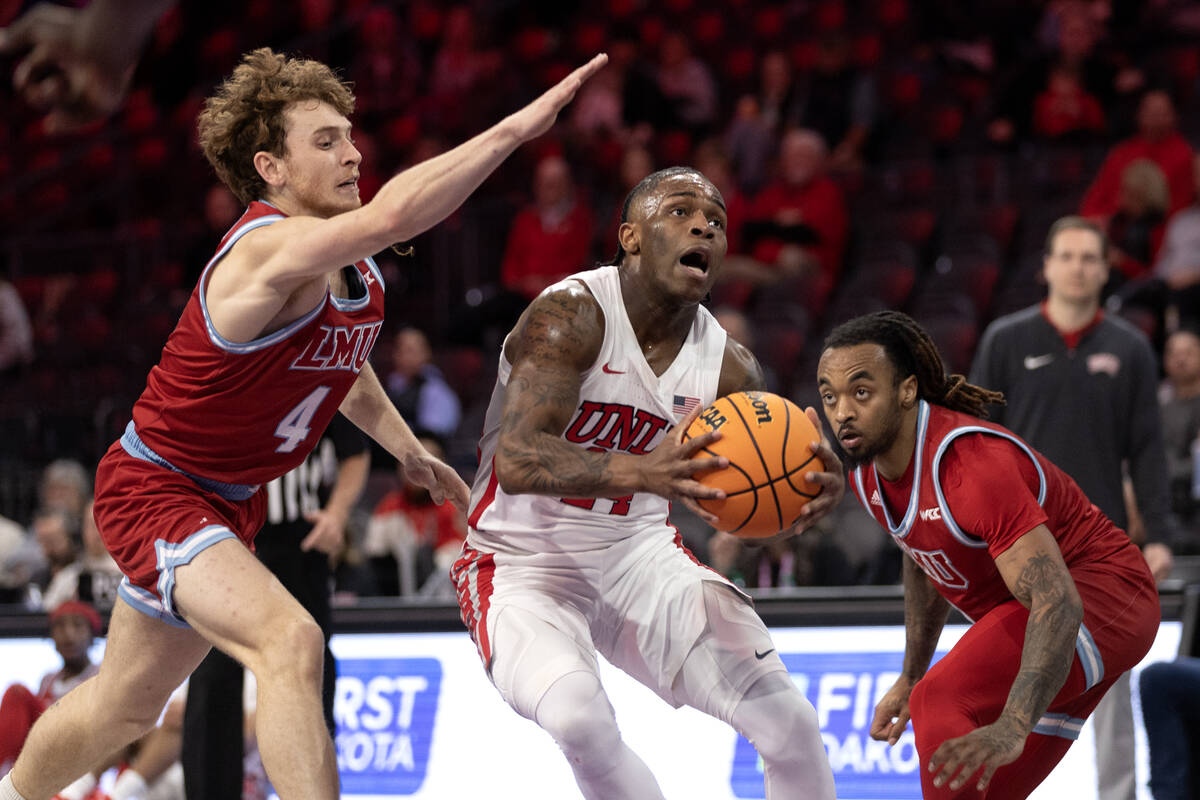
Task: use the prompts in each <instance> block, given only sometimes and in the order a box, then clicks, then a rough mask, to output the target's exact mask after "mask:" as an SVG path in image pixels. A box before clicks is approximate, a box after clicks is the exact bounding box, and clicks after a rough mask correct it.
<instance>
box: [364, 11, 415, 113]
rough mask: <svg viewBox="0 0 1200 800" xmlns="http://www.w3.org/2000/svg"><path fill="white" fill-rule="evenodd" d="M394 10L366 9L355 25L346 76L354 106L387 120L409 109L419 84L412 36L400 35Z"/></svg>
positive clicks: (398, 23)
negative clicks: (354, 43) (353, 47)
mask: <svg viewBox="0 0 1200 800" xmlns="http://www.w3.org/2000/svg"><path fill="white" fill-rule="evenodd" d="M396 17H397V12H396V11H395V9H393V8H389V7H387V6H375V7H372V8H370V9H369V10H368V11H367V12H366V14H365V15H364V16H363V18H362V21H361V22H360V23H359V25H358V43H359V46H358V48H356V50H355V54H354V61H353V63H352V64H351V66H350V77H351V78H352V79H353V80H354V97H355V100H356V101H357V105H356V109H357V111H358V113H359V115H360V116H362V117H364V118H366V119H379V118H381V117H383V118H388V119H391V118H393V117H394V116H395V115H397V114H401V113H405V112H406V111H409V110H410V107H411V105H412V104H413V103H414V102H416V101H417V100H418V99H419V98H418V95H419V92H420V91H421V87H422V86H423V76H422V69H421V61H420V59H419V58H418V57H417V52H416V48H415V46H414V44H413V40H412V37H411V36H409V35H408V34H407V33H405V34H403V35H402V34H401V32H400V22H399V20H398V19H397V18H396Z"/></svg>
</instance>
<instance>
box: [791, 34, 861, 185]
mask: <svg viewBox="0 0 1200 800" xmlns="http://www.w3.org/2000/svg"><path fill="white" fill-rule="evenodd" d="M794 113H795V119H796V121H797V124H799V125H800V126H802V127H805V128H812V129H813V130H815V131H817V133H819V134H821V137H822V138H823V139H824V140H825V141H826V142H827V143H828V144H829V146H830V147H831V148H832V152H831V153H830V157H829V163H830V167H831V168H832V169H834V170H836V171H839V172H842V171H847V170H855V169H859V168H861V167H862V160H863V154H864V150H865V149H866V147H867V143H868V139H869V138H870V136H871V130H872V128H873V127H874V125H875V119H876V117H877V115H878V113H879V100H878V97H877V92H876V87H875V80H874V78H873V77H872V76H871V75H870V74H869V73H866V72H862V71H860V70H859V69H858V68H857V67H855V65H854V64H853V63H851V61H850V42H849V40H848V39H847V38H846V37H845V36H844V35H842V34H840V33H837V34H831V35H827V36H823V37H821V38H820V39H819V40H818V41H817V59H816V62H815V63H814V64H813V69H812V71H811V72H808V73H806V74H805V75H804V76H803V77H802V79H801V80H800V81H799V82H798V86H797V90H796V108H795V112H794Z"/></svg>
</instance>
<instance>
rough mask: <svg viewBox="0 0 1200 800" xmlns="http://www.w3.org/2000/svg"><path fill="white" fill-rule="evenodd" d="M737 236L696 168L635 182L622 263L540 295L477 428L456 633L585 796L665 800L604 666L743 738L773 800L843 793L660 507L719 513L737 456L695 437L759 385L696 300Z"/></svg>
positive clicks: (715, 581)
mask: <svg viewBox="0 0 1200 800" xmlns="http://www.w3.org/2000/svg"><path fill="white" fill-rule="evenodd" d="M725 221H726V217H725V204H724V201H723V200H722V198H721V195H720V193H719V192H718V191H717V189H716V187H714V186H713V184H712V183H711V182H709V181H708V180H707V179H706V178H705V177H704V176H703V175H701V174H700V173H698V172H696V171H695V170H693V169H689V168H684V167H674V168H671V169H667V170H663V171H661V172H656V173H654V174H652V175H650V176H648V177H647V178H645V179H644V180H643V181H641V183H639V184H638V185H637V186H636V187H634V189H633V191H632V192H630V194H629V197H628V198H627V199H626V201H625V206H624V211H623V213H622V224H621V226H620V230H619V233H618V239H619V241H620V249H619V251H618V255H617V258H616V260H615V262H614V263H615V265H614V266H607V267H600V268H598V269H594V270H590V271H586V272H580V273H576V274H575V275H572V276H570V277H569V278H567V279H565V280H563V281H562V282H560V283H558V284H555V285H553V286H550V287H549V288H547V289H546V290H545V291H544V292H542V294H541V295H539V296H538V297H537V298H536V299H535V300H534V301H533V303H532V304H531V305H530V306H529V308H528V309H527V310H526V311H525V313H524V314H523V316H522V317H521V319H520V320H519V321H518V322H517V325H516V327H515V328H514V329H513V331H512V333H510V334H509V336H508V338H507V339H506V341H505V344H504V349H503V353H502V354H501V358H500V368H499V378H498V380H497V382H496V389H495V391H494V393H493V395H492V402H491V405H490V406H489V407H488V412H487V417H486V420H485V423H484V434H483V439H482V440H481V442H480V453H481V459H480V468H479V472H478V474H477V476H476V479H475V486H474V488H473V490H472V496H471V512H470V516H469V519H468V523H469V528H468V535H467V542H466V545H465V546H464V548H463V556H462V558H461V559H460V560H459V561H458V563H456V564H455V566H454V569H453V572H452V574H453V576H454V579H455V582H456V584H457V586H458V596H459V604H460V606H461V608H462V613H463V621H464V622H465V623H466V625H467V627H468V628H469V629H470V631H471V636H472V638H473V639H474V640H475V642H476V645H477V646H478V649H479V654H480V657H481V659H482V660H483V663H484V668H485V669H486V670H487V673H488V675H489V677H490V678H491V679H492V682H493V683H494V684H495V685H496V688H497V689H498V690H499V691H500V694H501V696H502V697H503V698H504V699H505V701H507V702H508V703H509V705H511V706H512V707H513V709H514V710H515V711H516V712H517V713H519V714H521V715H522V716H524V717H527V718H529V719H532V720H534V721H535V722H537V723H538V724H539V725H540V726H542V728H544V729H545V730H546V731H547V732H548V733H549V734H550V735H551V736H553V737H554V740H555V741H556V742H557V743H558V745H559V747H560V748H561V749H562V751H563V754H564V755H565V756H566V757H567V761H568V763H569V764H570V765H571V769H572V771H573V772H574V775H575V780H576V782H577V783H578V785H579V788H580V790H581V791H582V792H583V796H584V797H585V798H588V800H635V799H636V800H650V798H661V797H662V796H663V795H662V791H661V790H660V789H659V786H658V783H657V781H656V780H655V778H654V776H653V775H652V774H651V772H650V770H649V769H648V768H647V766H646V764H645V763H644V762H642V760H641V759H640V758H638V756H637V755H635V754H634V753H633V751H632V750H631V749H630V748H629V747H628V746H627V745H626V744H625V743H624V742H623V741H622V739H621V735H620V732H619V731H618V729H617V723H616V719H615V717H614V715H613V709H612V706H611V705H610V704H609V702H608V698H607V696H606V695H605V693H604V688H603V686H601V684H600V679H599V675H598V672H597V661H596V653H597V652H600V653H602V654H603V655H604V657H605V658H606V659H607V660H608V661H609V662H610V663H612V664H613V665H615V666H617V667H619V668H620V669H623V670H624V671H626V672H627V673H629V674H630V675H632V676H633V677H634V678H636V679H637V680H639V681H641V682H642V683H644V684H645V685H646V686H648V687H650V688H651V689H652V690H653V691H655V692H656V693H657V694H658V695H659V696H660V697H662V698H663V699H664V700H666V701H667V702H669V703H671V704H672V705H675V706H679V705H683V704H687V705H690V706H693V707H694V708H698V709H700V710H701V711H704V712H706V713H708V714H710V715H712V716H714V717H717V718H718V719H721V720H723V721H724V722H726V723H728V724H730V725H732V726H733V727H734V728H736V729H737V730H738V731H740V732H741V733H742V734H743V735H745V736H746V737H747V738H748V739H749V740H750V741H751V742H753V743H754V745H755V746H756V747H757V748H758V752H759V755H760V756H762V759H763V765H764V773H765V782H766V796H767V797H768V798H776V799H777V800H782V799H783V798H799V797H803V798H809V799H810V800H822V799H823V798H829V799H831V798H833V796H834V785H833V773H832V771H831V770H830V768H829V762H828V760H827V759H826V756H825V750H824V747H823V746H822V743H821V736H820V730H819V728H818V727H817V720H816V714H815V712H814V711H813V707H812V706H811V705H810V704H809V702H808V701H807V700H806V699H805V697H804V695H803V694H802V693H801V692H800V691H799V690H798V689H797V688H796V686H795V684H793V683H792V681H791V679H790V678H789V676H788V673H787V670H786V668H785V667H784V664H783V662H782V661H781V660H780V658H779V654H778V653H777V652H776V651H775V646H774V644H772V643H771V637H770V635H769V634H768V632H767V629H766V627H765V626H764V625H763V623H762V620H760V619H759V618H758V616H757V615H756V614H755V613H754V611H753V609H752V608H751V605H750V601H749V599H748V598H747V597H746V596H745V595H743V594H741V593H740V592H739V591H738V590H736V589H735V588H734V587H733V585H732V584H730V583H729V582H728V581H725V580H724V578H722V577H721V576H720V575H718V574H717V573H715V572H713V571H712V570H709V569H707V568H705V567H703V566H701V565H700V564H699V563H697V562H696V560H695V559H694V558H693V557H692V555H691V553H689V552H688V551H687V550H686V549H685V548H684V547H683V546H682V544H681V542H680V537H679V533H678V531H677V530H675V528H674V526H672V525H671V524H670V523H669V522H668V519H667V514H668V510H669V503H668V500H670V499H673V500H677V501H679V502H682V503H684V504H685V505H687V506H688V507H689V508H691V509H692V510H693V511H696V512H697V513H699V514H701V515H702V516H705V517H708V516H709V515H707V514H705V513H704V512H703V511H702V510H700V508H699V506H698V505H697V504H696V501H695V498H715V497H720V496H721V494H720V492H718V491H716V490H712V489H708V488H706V487H704V486H703V485H701V484H700V483H698V482H696V481H695V480H694V479H693V477H692V476H693V475H694V474H695V473H696V472H697V471H699V470H704V469H711V468H713V467H716V466H723V465H724V464H725V463H727V462H726V460H725V459H716V458H699V459H696V460H692V459H691V458H690V457H691V455H692V454H693V453H696V452H698V451H699V450H700V449H701V448H702V447H703V446H704V445H706V444H708V443H710V442H711V441H713V440H714V439H715V438H717V437H716V436H714V435H713V434H706V435H704V436H700V437H697V438H695V439H692V440H690V441H688V442H683V441H682V436H683V432H684V431H686V430H687V427H688V425H689V423H690V422H691V421H692V420H693V419H695V418H696V415H697V414H698V413H699V410H700V409H702V408H704V407H705V406H707V405H708V404H709V403H711V402H712V401H713V400H715V399H716V398H717V397H718V396H721V395H725V394H728V393H730V392H735V391H739V390H749V389H762V388H763V377H762V369H761V368H760V367H759V365H758V362H757V361H756V360H755V359H754V356H753V355H751V354H750V352H749V351H748V350H746V349H745V348H744V347H742V346H741V345H739V344H737V343H736V342H734V341H733V340H732V339H728V338H727V337H726V335H725V331H724V330H722V329H721V327H720V326H719V325H718V324H717V323H716V321H715V319H714V318H713V317H712V315H711V314H710V313H709V312H708V310H707V309H705V308H703V307H702V306H701V305H700V302H701V300H703V299H704V297H705V295H706V294H707V293H708V291H709V289H711V288H712V285H713V283H714V282H715V281H716V280H717V276H718V275H719V274H720V270H721V265H722V261H723V259H724V256H725V250H726V242H725ZM692 407H694V408H692ZM689 408H691V409H692V410H691V411H690V412H689V410H688V409H689ZM809 414H810V415H811V416H812V418H813V419H814V420H815V419H816V412H815V411H813V410H812V409H809ZM814 452H816V453H817V454H818V455H819V456H820V458H821V460H822V463H824V464H825V465H826V469H828V470H829V471H828V472H819V473H812V474H813V476H814V477H813V478H812V479H813V480H815V481H816V482H818V483H819V484H820V485H821V486H822V487H823V490H824V491H823V493H822V495H821V496H819V497H818V498H817V499H816V500H813V501H812V502H810V503H809V505H808V506H807V507H806V508H805V511H806V513H805V515H804V517H803V518H802V522H801V527H805V526H807V525H809V524H811V522H813V521H814V520H816V519H818V518H820V517H821V516H823V515H825V514H826V513H828V512H829V510H830V509H831V508H832V507H833V506H835V505H836V504H837V502H838V500H839V499H840V498H841V496H842V494H843V491H844V480H843V478H842V473H841V464H840V463H839V462H838V461H837V459H836V457H835V456H834V454H833V451H832V450H831V447H830V444H829V442H828V441H822V442H821V443H820V445H819V446H816V445H814Z"/></svg>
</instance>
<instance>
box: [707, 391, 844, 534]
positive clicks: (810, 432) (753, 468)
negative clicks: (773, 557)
mask: <svg viewBox="0 0 1200 800" xmlns="http://www.w3.org/2000/svg"><path fill="white" fill-rule="evenodd" d="M712 430H719V431H721V438H720V439H718V440H717V441H716V442H713V443H712V444H711V445H709V446H708V447H706V448H703V449H702V450H700V451H698V452H697V453H696V454H695V455H694V456H693V457H694V458H702V457H707V456H725V457H726V458H728V459H729V466H728V467H725V468H724V469H717V470H711V471H708V472H700V473H697V474H696V475H694V476H693V477H694V478H695V479H696V480H697V481H699V482H700V483H702V484H704V485H705V486H710V487H713V488H717V489H722V490H724V492H725V499H723V500H697V502H698V503H699V504H700V505H701V507H703V508H704V510H705V511H708V512H709V513H711V514H714V515H716V517H717V522H716V523H714V525H715V527H716V528H717V530H722V531H728V532H729V533H732V534H734V535H736V536H741V537H743V538H747V539H761V538H765V537H768V536H774V535H775V534H777V533H779V532H780V531H781V530H783V529H784V528H788V527H791V525H792V523H794V522H795V521H796V520H797V519H798V518H799V516H800V511H801V509H803V508H804V506H805V504H807V503H808V501H809V500H812V499H813V498H814V497H816V496H817V495H818V494H820V493H821V486H820V485H818V484H815V483H809V482H808V481H806V480H805V479H804V476H805V475H806V474H808V473H809V472H824V471H825V466H824V465H823V464H822V463H821V460H820V459H819V458H817V457H816V456H815V455H814V454H813V452H812V450H811V449H810V448H809V445H810V444H813V443H815V442H819V441H820V440H821V434H820V432H819V431H817V429H816V428H814V427H813V424H812V422H811V421H810V420H809V418H808V415H806V414H805V413H804V412H803V411H801V410H800V407H799V406H797V405H796V404H795V403H793V402H792V401H790V400H788V399H787V398H784V397H780V396H779V395H776V394H771V393H770V392H737V393H735V394H731V395H726V396H725V397H722V398H719V399H718V400H717V401H716V402H714V403H713V404H712V405H711V406H709V407H708V408H706V409H704V411H702V412H701V413H700V416H699V417H697V418H696V420H695V421H694V422H693V423H692V424H691V426H690V427H689V428H688V430H687V433H686V434H684V436H685V440H686V439H691V438H692V437H694V436H700V435H702V434H705V433H708V432H709V431H712Z"/></svg>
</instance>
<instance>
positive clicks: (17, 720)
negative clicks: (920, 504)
mask: <svg viewBox="0 0 1200 800" xmlns="http://www.w3.org/2000/svg"><path fill="white" fill-rule="evenodd" d="M99 634H100V615H99V614H97V613H96V609H94V608H92V607H91V606H90V605H88V604H87V603H80V602H69V603H64V604H62V605H60V606H58V607H57V608H55V609H54V610H53V611H51V612H50V638H51V639H53V640H54V649H55V650H57V651H58V654H59V656H61V657H62V660H63V665H62V669H58V670H55V671H54V672H48V673H46V676H45V677H43V678H42V683H41V685H40V686H39V687H38V690H37V692H36V693H34V692H31V691H29V690H28V689H27V688H25V687H24V686H20V685H17V684H14V685H13V686H10V687H8V689H7V691H5V693H4V698H3V699H2V700H0V771H4V770H7V769H8V768H9V767H11V766H12V763H13V762H14V761H16V758H17V754H18V753H20V752H21V745H22V744H24V742H25V737H26V735H28V733H29V729H30V728H32V727H33V723H34V720H36V719H37V718H38V717H40V716H41V715H42V712H43V711H45V710H46V709H47V708H49V707H50V705H51V704H52V703H53V702H54V701H55V700H57V699H58V698H60V697H62V696H63V695H64V694H66V693H67V692H69V691H71V690H72V689H74V688H75V687H76V686H78V685H79V684H81V683H83V682H84V681H85V680H87V679H88V678H90V677H91V676H93V675H95V674H96V673H97V672H98V671H99V667H98V666H97V665H96V664H93V663H92V660H91V657H90V656H89V655H88V650H90V649H91V646H92V640H93V638H94V637H96V636H98V635H99Z"/></svg>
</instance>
